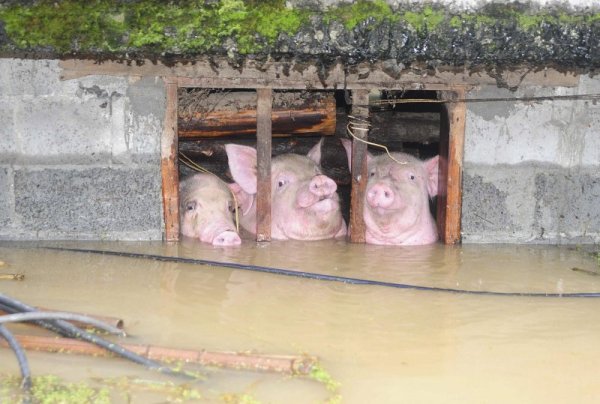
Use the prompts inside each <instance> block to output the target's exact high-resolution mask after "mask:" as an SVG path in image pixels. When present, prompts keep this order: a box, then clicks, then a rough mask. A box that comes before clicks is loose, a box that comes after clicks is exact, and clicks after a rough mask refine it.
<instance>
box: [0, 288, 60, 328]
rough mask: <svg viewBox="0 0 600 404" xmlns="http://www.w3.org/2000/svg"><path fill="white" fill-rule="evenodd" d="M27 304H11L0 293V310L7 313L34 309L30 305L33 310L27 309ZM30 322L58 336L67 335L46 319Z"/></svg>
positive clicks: (26, 311) (25, 311) (27, 311)
mask: <svg viewBox="0 0 600 404" xmlns="http://www.w3.org/2000/svg"><path fill="white" fill-rule="evenodd" d="M26 307H28V306H25V307H23V306H21V305H18V304H16V303H15V305H11V303H10V302H6V301H5V300H4V299H3V298H2V295H0V310H2V311H4V312H6V313H9V314H15V313H29V312H32V311H35V308H33V307H32V309H33V310H27V308H26ZM32 323H34V324H36V325H38V326H40V327H43V328H45V329H47V330H48V331H52V332H54V333H56V334H58V335H60V336H63V337H68V335H67V333H66V332H65V331H63V330H62V329H60V328H59V327H57V326H56V325H54V324H53V323H52V322H50V321H47V320H36V321H32Z"/></svg>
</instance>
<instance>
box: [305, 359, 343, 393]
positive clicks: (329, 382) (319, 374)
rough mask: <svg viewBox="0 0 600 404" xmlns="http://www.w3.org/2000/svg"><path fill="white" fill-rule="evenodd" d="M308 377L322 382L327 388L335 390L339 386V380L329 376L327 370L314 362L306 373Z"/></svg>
mask: <svg viewBox="0 0 600 404" xmlns="http://www.w3.org/2000/svg"><path fill="white" fill-rule="evenodd" d="M308 378H309V379H312V380H316V381H318V382H319V383H323V384H324V385H325V387H326V388H327V390H329V391H332V392H337V391H338V390H339V388H340V382H338V381H336V380H334V379H333V377H331V375H330V374H329V372H327V371H326V370H325V369H323V368H322V367H321V366H320V365H318V364H316V365H314V366H313V368H312V369H311V371H310V374H309V375H308Z"/></svg>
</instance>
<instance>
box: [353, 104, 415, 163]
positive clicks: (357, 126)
mask: <svg viewBox="0 0 600 404" xmlns="http://www.w3.org/2000/svg"><path fill="white" fill-rule="evenodd" d="M348 118H350V119H349V121H348V124H347V125H346V131H347V132H348V134H349V135H350V136H352V138H354V139H356V140H358V141H359V142H362V143H365V144H367V145H371V146H375V147H379V148H380V149H383V150H385V152H386V153H387V155H388V157H389V158H391V159H392V160H394V161H395V162H396V163H398V164H408V162H407V161H398V160H397V159H395V158H394V156H392V154H391V153H390V150H389V149H388V148H387V146H384V145H382V144H379V143H374V142H369V141H368V140H365V139H362V138H360V137H358V136H356V135H355V134H354V131H356V130H359V131H365V132H368V130H369V127H370V126H371V124H370V123H369V122H368V121H367V120H365V119H362V118H357V117H355V116H352V115H348Z"/></svg>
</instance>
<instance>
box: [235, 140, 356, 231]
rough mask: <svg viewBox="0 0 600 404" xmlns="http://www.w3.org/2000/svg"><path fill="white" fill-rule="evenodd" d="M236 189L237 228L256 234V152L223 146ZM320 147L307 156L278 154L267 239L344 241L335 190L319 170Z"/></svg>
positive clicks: (273, 174) (274, 160)
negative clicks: (341, 237) (332, 239)
mask: <svg viewBox="0 0 600 404" xmlns="http://www.w3.org/2000/svg"><path fill="white" fill-rule="evenodd" d="M225 150H226V152H227V157H228V159H229V168H230V170H231V175H232V176H233V179H234V180H235V182H236V184H234V185H233V187H234V188H233V189H234V190H236V191H237V192H236V197H237V200H238V205H239V206H240V210H241V213H242V217H241V220H240V224H241V225H242V227H243V228H245V229H246V230H248V231H249V232H250V233H252V234H256V188H257V174H256V158H257V157H256V149H254V148H252V147H248V146H241V145H235V144H228V145H226V146H225ZM320 160H321V142H319V143H318V144H317V145H316V146H315V147H313V148H312V149H311V150H310V151H309V152H308V155H307V156H301V155H298V154H284V155H281V156H277V157H275V158H273V160H272V162H271V237H272V238H273V239H277V240H289V239H294V240H321V239H326V238H333V237H340V236H345V235H346V223H345V222H344V219H343V218H342V214H341V211H340V204H339V197H338V195H337V192H336V190H337V185H336V184H335V182H334V181H333V180H332V179H331V178H329V177H327V176H325V175H323V174H322V173H321V169H320V167H319V163H320Z"/></svg>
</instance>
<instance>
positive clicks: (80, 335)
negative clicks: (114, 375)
mask: <svg viewBox="0 0 600 404" xmlns="http://www.w3.org/2000/svg"><path fill="white" fill-rule="evenodd" d="M0 303H2V304H3V305H4V306H9V307H10V308H11V309H12V310H11V312H14V311H21V312H32V311H36V310H35V309H34V308H33V307H31V306H28V305H26V304H25V303H22V302H20V301H18V300H16V299H13V298H11V297H8V296H6V295H4V294H2V293H0ZM49 322H51V324H52V325H53V326H55V327H56V328H58V329H59V330H60V331H59V333H60V334H61V335H63V336H66V337H69V338H77V339H80V340H83V341H86V342H90V343H92V344H95V345H98V346H100V347H102V348H104V349H106V350H107V351H110V352H112V353H114V354H116V355H118V356H121V357H122V358H125V359H127V360H129V361H131V362H134V363H137V364H139V365H143V366H145V367H147V368H149V369H153V370H157V371H159V372H161V373H164V374H168V375H172V376H180V377H181V376H183V377H185V378H188V379H192V378H193V376H191V375H189V374H187V373H185V372H181V371H177V370H174V369H171V368H169V367H166V366H164V365H163V364H161V363H160V362H157V361H154V360H151V359H148V358H144V357H143V356H141V355H138V354H136V353H135V352H132V351H130V350H128V349H125V348H123V347H122V346H120V345H118V344H115V343H113V342H110V341H108V340H105V339H103V338H100V337H98V336H97V335H94V334H91V333H89V332H86V331H84V330H82V329H80V328H79V327H75V326H74V325H73V324H71V323H69V322H67V321H64V320H51V321H50V320H49Z"/></svg>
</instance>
